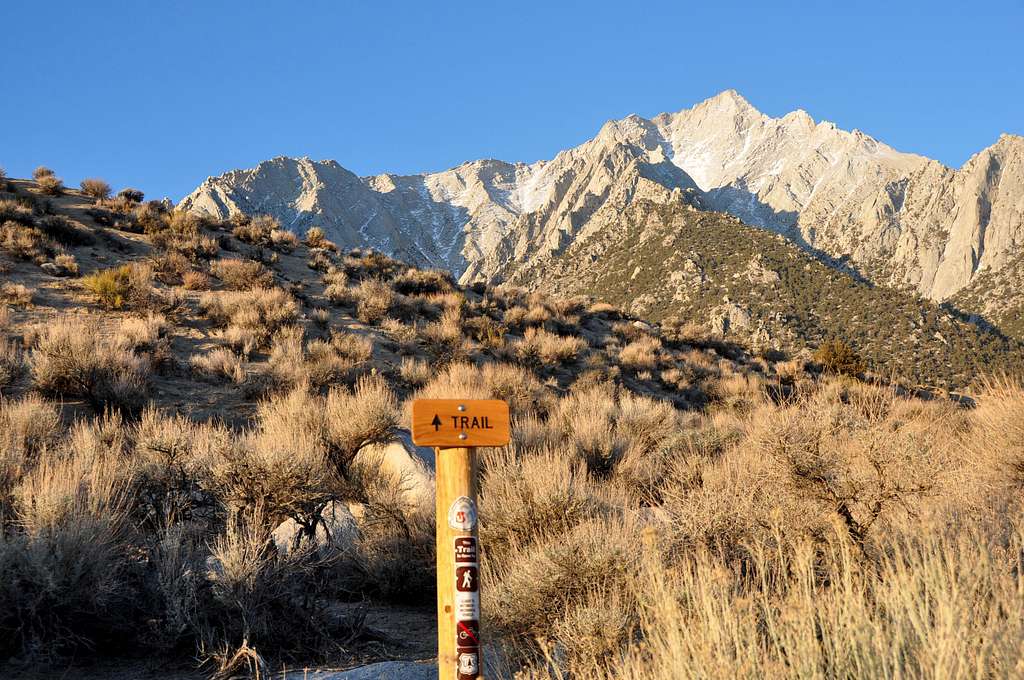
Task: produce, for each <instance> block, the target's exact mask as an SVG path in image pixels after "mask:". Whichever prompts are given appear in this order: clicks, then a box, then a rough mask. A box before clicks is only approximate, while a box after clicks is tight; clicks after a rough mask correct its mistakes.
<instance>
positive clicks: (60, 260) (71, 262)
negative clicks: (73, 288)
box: [53, 253, 79, 276]
mask: <svg viewBox="0 0 1024 680" xmlns="http://www.w3.org/2000/svg"><path fill="white" fill-rule="evenodd" d="M53 264H54V266H56V267H57V269H58V270H59V271H60V274H61V275H62V276H78V273H79V268H78V261H77V260H75V256H74V255H71V254H69V253H61V254H60V255H58V256H57V257H55V258H53Z"/></svg>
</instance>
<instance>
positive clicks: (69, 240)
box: [36, 215, 96, 246]
mask: <svg viewBox="0 0 1024 680" xmlns="http://www.w3.org/2000/svg"><path fill="white" fill-rule="evenodd" d="M36 226H37V227H38V228H39V230H40V231H42V232H43V233H44V234H46V237H47V238H49V239H52V240H54V241H56V242H57V243H60V244H61V245H65V246H82V245H89V244H92V243H94V242H95V241H96V239H95V238H93V235H92V233H91V232H89V231H86V230H85V229H81V228H79V227H77V226H75V225H74V224H72V222H71V220H69V219H68V218H66V217H64V216H63V215H46V216H45V217H40V218H39V219H38V220H36Z"/></svg>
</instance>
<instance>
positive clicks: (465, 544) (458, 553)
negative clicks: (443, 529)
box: [455, 536, 477, 564]
mask: <svg viewBox="0 0 1024 680" xmlns="http://www.w3.org/2000/svg"><path fill="white" fill-rule="evenodd" d="M455 561H456V562H469V563H471V564H476V561H477V557H476V538H474V537H473V536H458V537H457V538H456V539H455Z"/></svg>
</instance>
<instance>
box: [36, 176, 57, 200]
mask: <svg viewBox="0 0 1024 680" xmlns="http://www.w3.org/2000/svg"><path fill="white" fill-rule="evenodd" d="M36 185H37V186H38V187H39V191H41V192H42V193H44V194H46V195H47V196H61V195H62V194H63V193H64V182H63V181H62V180H61V178H60V177H56V176H54V175H44V176H42V177H40V178H39V179H37V180H36Z"/></svg>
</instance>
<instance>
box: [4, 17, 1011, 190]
mask: <svg viewBox="0 0 1024 680" xmlns="http://www.w3.org/2000/svg"><path fill="white" fill-rule="evenodd" d="M851 4H855V5H856V6H850V5H851ZM0 23H2V29H0V30H2V34H3V40H2V41H0V50H2V52H0V56H2V59H3V61H2V63H3V72H4V76H3V81H4V82H3V86H2V87H0V166H2V167H5V168H6V169H7V172H8V174H9V175H11V176H18V177H23V176H26V175H28V174H29V173H30V172H31V170H32V168H33V167H35V166H36V165H39V164H46V165H49V166H51V167H53V168H54V169H55V170H56V171H57V172H58V174H59V175H61V176H62V177H63V178H64V179H65V182H66V183H68V184H77V183H78V181H79V180H81V179H82V178H83V177H87V176H100V177H103V178H105V179H107V180H108V181H110V182H111V183H112V184H114V185H115V187H118V188H119V187H122V186H125V185H133V186H137V187H139V188H141V189H143V190H144V191H145V192H146V193H147V195H149V196H150V197H160V196H165V195H166V196H170V197H172V198H174V199H175V200H177V199H180V198H181V197H182V196H183V195H184V194H186V193H188V192H189V191H190V190H191V189H192V188H194V187H195V186H196V185H197V184H198V183H199V182H201V181H202V180H203V179H205V178H206V177H207V176H208V175H212V174H220V173H221V172H224V171H226V170H229V169H232V168H236V167H249V166H251V165H254V164H256V163H257V162H259V161H260V160H262V159H265V158H270V157H272V156H276V155H308V156H311V157H313V158H317V159H319V158H333V159H336V160H337V161H339V162H340V163H341V164H342V165H344V166H346V167H348V168H349V169H351V170H353V171H354V172H357V173H359V174H373V173H377V172H382V171H390V172H399V173H412V172H419V171H425V170H439V169H443V168H446V167H450V166H453V165H456V164H458V163H460V162H462V161H464V160H470V159H476V158H483V157H492V158H502V159H505V160H523V161H534V160H537V159H540V158H550V157H551V156H553V155H554V154H555V153H556V152H557V151H558V150H560V149H562V148H566V147H568V146H572V145H575V144H578V143H580V142H582V141H584V140H585V139H587V138H589V137H591V136H592V135H593V134H594V133H595V132H596V131H597V129H598V128H599V127H600V126H601V124H602V123H603V122H604V121H605V120H608V119H610V118H620V117H622V116H625V115H627V114H629V113H638V114H640V115H643V116H652V115H654V114H657V113H659V112H662V111H676V110H679V109H682V108H688V107H689V106H691V105H693V104H694V103H696V102H698V101H701V100H703V99H705V98H707V97H709V96H711V95H714V94H715V93H717V92H719V91H721V90H724V89H728V88H735V89H737V90H738V91H739V92H740V93H741V94H743V95H744V96H745V97H746V98H747V99H749V100H750V101H751V103H752V104H754V106H756V107H757V108H759V109H760V110H762V111H764V112H765V113H767V114H770V115H776V116H777V115H782V114H784V113H786V112H787V111H790V110H792V109H795V108H803V109H805V110H807V111H808V112H809V113H810V114H811V115H812V116H813V117H814V118H815V119H816V120H820V119H826V120H831V121H834V122H835V123H836V124H837V125H839V126H840V127H844V128H859V129H861V130H864V131H865V132H867V133H868V134H871V135H873V136H875V137H878V138H879V139H881V140H883V141H885V142H887V143H889V144H891V145H893V146H895V147H896V148H898V149H901V150H905V151H913V152H917V153H921V154H924V155H927V156H930V157H933V158H937V159H938V160H940V161H942V162H944V163H947V164H949V165H953V166H956V167H958V166H959V165H961V164H962V163H963V162H964V161H965V160H966V159H967V158H968V157H969V156H970V155H971V154H973V153H975V152H977V151H979V150H981V149H982V148H984V147H985V146H988V145H990V144H992V143H994V142H995V141H996V140H997V139H998V136H999V134H1000V133H1001V132H1011V133H1016V134H1024V50H1022V42H1024V41H1022V35H1024V0H1005V1H1002V2H991V3H986V2H974V3H963V2H961V3H947V2H941V1H937V2H927V3H925V2H920V3H900V2H893V1H891V0H890V1H889V2H885V3H820V4H817V3H792V4H789V3H783V4H776V3H764V2H760V3H728V2H713V3H712V2H701V3H690V2H674V3H663V2H647V3H636V2H627V1H625V0H620V1H618V2H602V1H594V2H581V3H569V2H561V3H556V2H537V3H534V2H526V1H524V2H513V3H501V4H500V5H499V4H498V3H488V2H465V3H463V2H445V3H427V2H415V3H414V2H386V1H376V2H359V3H356V2H351V3H348V2H340V1H339V2H316V1H309V2H279V3H269V2H258V1H251V2H218V1H216V0H208V1H207V2H92V3H83V2H80V1H76V2H66V3H65V2H61V1H59V0H51V1H49V2H46V3H35V2H9V3H5V6H4V8H3V10H2V12H0Z"/></svg>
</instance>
